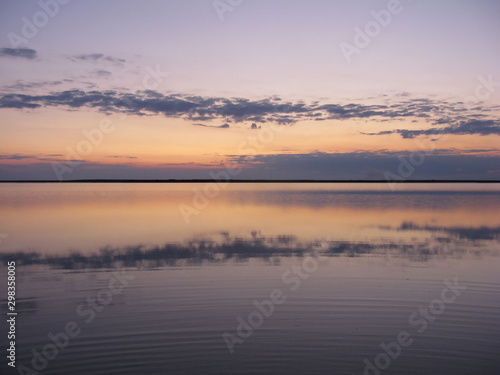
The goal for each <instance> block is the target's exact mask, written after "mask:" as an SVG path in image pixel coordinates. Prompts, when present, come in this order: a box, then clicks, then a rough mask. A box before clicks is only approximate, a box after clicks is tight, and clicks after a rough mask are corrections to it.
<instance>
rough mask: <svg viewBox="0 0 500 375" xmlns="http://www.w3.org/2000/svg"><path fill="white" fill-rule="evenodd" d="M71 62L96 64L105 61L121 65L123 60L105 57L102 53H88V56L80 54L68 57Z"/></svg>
mask: <svg viewBox="0 0 500 375" xmlns="http://www.w3.org/2000/svg"><path fill="white" fill-rule="evenodd" d="M68 58H69V59H70V60H71V61H73V62H77V61H89V62H97V61H105V62H111V63H115V64H120V65H121V64H123V63H125V61H126V60H125V59H120V58H117V57H112V56H107V55H104V54H102V53H88V54H82V55H73V56H69V57H68Z"/></svg>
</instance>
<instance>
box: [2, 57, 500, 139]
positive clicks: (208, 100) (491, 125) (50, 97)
mask: <svg viewBox="0 0 500 375" xmlns="http://www.w3.org/2000/svg"><path fill="white" fill-rule="evenodd" d="M98 56H100V55H98ZM95 58H97V57H95ZM95 74H97V75H100V76H109V75H110V74H111V72H109V71H107V70H96V71H95ZM402 98H403V101H398V100H400V99H398V98H394V99H393V101H394V102H393V103H392V104H389V103H386V104H383V105H382V104H371V105H367V104H359V103H342V104H339V103H319V102H313V103H304V102H300V101H299V102H290V101H288V102H286V101H283V100H276V99H274V98H272V97H271V98H266V99H261V100H250V99H246V98H223V97H203V96H194V95H186V94H168V95H166V94H162V93H159V92H156V91H153V90H145V91H138V92H136V93H127V92H119V91H116V90H108V91H97V90H94V91H83V90H66V91H59V92H51V93H49V94H46V95H26V94H15V93H14V94H4V95H3V96H0V107H1V108H17V109H22V108H38V107H42V106H55V107H58V106H59V107H69V108H73V109H74V108H94V109H96V110H99V111H101V112H104V113H126V114H130V115H136V116H152V115H163V116H165V117H172V118H183V119H186V120H190V121H196V123H195V125H198V126H205V127H216V126H214V125H210V124H208V125H207V124H203V123H199V122H198V121H203V122H205V121H221V122H225V124H224V125H223V126H220V127H222V128H228V127H229V126H230V125H229V123H231V122H233V123H244V122H251V123H252V125H251V127H250V128H251V129H257V122H259V123H266V122H272V123H277V124H280V125H292V124H295V123H297V122H301V121H306V120H307V121H311V120H313V121H325V120H336V121H342V120H348V119H355V120H367V121H368V120H369V121H371V122H374V123H375V122H388V121H391V122H394V121H396V120H403V119H408V120H412V121H413V122H416V121H417V120H419V122H421V120H422V119H423V120H424V121H425V122H427V123H428V124H429V126H431V127H430V128H428V129H393V130H385V131H381V132H372V133H362V134H365V135H370V136H381V135H388V134H398V135H400V136H401V137H403V138H414V137H417V136H435V135H437V134H456V135H468V134H475V135H500V118H499V117H498V116H495V114H494V113H493V111H494V108H493V107H479V108H477V109H475V110H471V109H467V108H465V107H464V105H463V103H461V102H455V103H452V102H449V101H440V100H437V99H436V100H434V99H425V98H414V99H412V98H407V97H406V96H402ZM387 100H388V101H389V99H387ZM443 125H444V126H443ZM434 138H435V137H434Z"/></svg>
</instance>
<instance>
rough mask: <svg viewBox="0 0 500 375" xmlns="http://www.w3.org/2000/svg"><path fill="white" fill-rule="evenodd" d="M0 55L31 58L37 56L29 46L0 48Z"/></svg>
mask: <svg viewBox="0 0 500 375" xmlns="http://www.w3.org/2000/svg"><path fill="white" fill-rule="evenodd" d="M0 57H12V58H19V59H27V60H33V59H35V58H36V57H37V52H36V51H35V50H34V49H31V48H0Z"/></svg>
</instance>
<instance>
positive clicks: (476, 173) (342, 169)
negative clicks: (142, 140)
mask: <svg viewBox="0 0 500 375" xmlns="http://www.w3.org/2000/svg"><path fill="white" fill-rule="evenodd" d="M470 151H471V152H470V153H468V154H460V153H459V152H460V151H459V150H451V151H448V150H437V151H436V152H435V153H434V154H432V155H426V156H425V159H424V161H423V163H422V164H421V165H419V166H418V167H415V170H414V171H413V173H412V174H411V176H409V177H408V178H407V179H408V180H424V179H429V180H433V179H434V180H457V179H465V180H467V179H469V180H498V179H499V177H500V174H499V172H498V165H500V156H497V155H495V154H492V155H491V154H490V155H475V154H474V153H473V152H472V151H477V150H470ZM116 156H118V155H116ZM401 158H403V159H405V160H409V153H405V152H389V151H384V150H381V151H377V152H351V153H320V152H316V153H311V154H269V155H256V156H253V155H252V156H251V155H226V156H225V157H224V159H225V161H226V165H231V166H233V167H235V166H240V167H241V168H242V171H241V173H240V174H239V175H238V178H239V179H287V180H290V179H296V180H301V179H312V180H385V179H386V177H385V173H386V172H391V173H393V174H398V168H399V167H400V163H401ZM30 159H32V160H30ZM116 159H118V158H116ZM2 161H3V162H2ZM16 161H17V162H16ZM52 162H60V163H75V164H76V166H75V168H73V170H72V172H71V173H68V174H66V175H64V176H63V177H64V179H85V178H86V179H89V178H90V179H92V178H118V179H130V178H137V179H141V178H143V179H193V178H201V179H206V178H207V176H208V174H207V168H208V169H210V170H212V171H214V172H218V171H224V170H225V168H224V167H221V166H220V165H219V164H220V163H219V162H213V163H212V164H199V163H184V164H162V165H156V166H147V167H146V166H141V165H139V164H133V165H130V164H126V163H123V164H118V163H115V164H105V163H95V162H90V161H81V160H80V161H79V160H72V161H67V160H65V159H64V157H56V156H49V155H20V154H12V155H1V156H0V179H25V178H27V179H56V178H57V177H56V176H55V174H54V170H53V169H52V166H51V163H52ZM323 203H324V202H323ZM405 204H408V202H406V203H405ZM419 204H420V203H419Z"/></svg>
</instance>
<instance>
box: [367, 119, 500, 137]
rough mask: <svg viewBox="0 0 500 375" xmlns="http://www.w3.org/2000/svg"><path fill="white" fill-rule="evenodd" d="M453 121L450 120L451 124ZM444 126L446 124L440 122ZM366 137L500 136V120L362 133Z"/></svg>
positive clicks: (471, 121) (461, 122)
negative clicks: (394, 135)
mask: <svg viewBox="0 0 500 375" xmlns="http://www.w3.org/2000/svg"><path fill="white" fill-rule="evenodd" d="M451 121H452V120H449V122H451ZM439 123H440V124H443V123H444V122H443V121H441V122H439ZM362 134H365V135H387V134H399V135H401V136H402V137H403V138H415V137H418V136H420V135H426V136H429V135H439V134H453V135H466V134H477V135H500V120H468V121H460V122H458V123H457V124H454V125H450V126H446V127H444V128H430V129H424V130H408V129H396V130H389V131H382V132H377V133H362Z"/></svg>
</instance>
